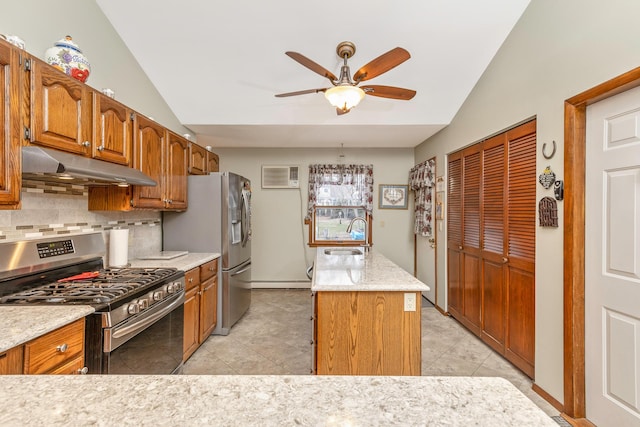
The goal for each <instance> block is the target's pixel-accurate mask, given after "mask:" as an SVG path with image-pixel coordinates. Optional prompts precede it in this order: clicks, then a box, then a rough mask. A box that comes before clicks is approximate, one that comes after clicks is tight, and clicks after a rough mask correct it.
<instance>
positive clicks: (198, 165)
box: [189, 142, 207, 175]
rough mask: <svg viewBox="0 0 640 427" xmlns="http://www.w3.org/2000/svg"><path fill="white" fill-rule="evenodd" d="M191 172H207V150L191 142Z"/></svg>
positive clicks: (194, 173)
mask: <svg viewBox="0 0 640 427" xmlns="http://www.w3.org/2000/svg"><path fill="white" fill-rule="evenodd" d="M189 153H190V156H189V174H190V175H204V174H206V173H207V150H205V149H204V147H201V146H199V145H198V144H194V143H193V142H190V143H189Z"/></svg>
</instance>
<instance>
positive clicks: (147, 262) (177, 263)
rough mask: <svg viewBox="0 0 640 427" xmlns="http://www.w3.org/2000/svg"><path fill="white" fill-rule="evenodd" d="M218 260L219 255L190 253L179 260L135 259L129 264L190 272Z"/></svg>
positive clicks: (178, 258)
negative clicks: (172, 268) (173, 268)
mask: <svg viewBox="0 0 640 427" xmlns="http://www.w3.org/2000/svg"><path fill="white" fill-rule="evenodd" d="M216 258H220V254H219V253H200V252H190V253H188V254H186V255H182V256H179V257H177V258H172V259H164V260H159V259H137V258H134V259H131V260H129V263H130V264H131V267H149V268H151V267H175V268H177V269H178V270H182V271H188V270H191V269H192V268H195V267H197V266H199V265H200V264H204V263H205V262H208V261H211V260H213V259H216Z"/></svg>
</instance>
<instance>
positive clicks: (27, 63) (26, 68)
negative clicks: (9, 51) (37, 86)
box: [24, 58, 31, 71]
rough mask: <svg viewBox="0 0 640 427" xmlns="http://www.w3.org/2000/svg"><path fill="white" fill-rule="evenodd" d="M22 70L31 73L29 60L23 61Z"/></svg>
mask: <svg viewBox="0 0 640 427" xmlns="http://www.w3.org/2000/svg"><path fill="white" fill-rule="evenodd" d="M24 70H25V71H31V60H30V59H28V58H27V59H25V60H24Z"/></svg>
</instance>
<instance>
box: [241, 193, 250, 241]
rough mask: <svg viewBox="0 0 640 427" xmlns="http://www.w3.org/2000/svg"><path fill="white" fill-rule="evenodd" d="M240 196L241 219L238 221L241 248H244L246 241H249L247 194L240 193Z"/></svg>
mask: <svg viewBox="0 0 640 427" xmlns="http://www.w3.org/2000/svg"><path fill="white" fill-rule="evenodd" d="M241 194H242V205H241V206H240V209H241V210H242V213H241V215H242V217H241V219H240V221H241V225H240V233H241V235H242V246H243V247H244V246H246V244H247V241H248V240H249V201H248V200H247V194H246V193H245V190H242V191H241Z"/></svg>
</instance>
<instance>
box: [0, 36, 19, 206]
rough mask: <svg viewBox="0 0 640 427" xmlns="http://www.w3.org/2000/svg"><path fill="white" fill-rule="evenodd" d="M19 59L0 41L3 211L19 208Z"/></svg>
mask: <svg viewBox="0 0 640 427" xmlns="http://www.w3.org/2000/svg"><path fill="white" fill-rule="evenodd" d="M19 63H20V58H19V53H18V50H17V49H16V48H14V47H13V46H12V45H10V44H8V43H5V42H0V81H2V82H4V84H3V85H1V86H0V134H1V135H2V136H3V140H2V142H0V209H7V208H9V209H14V208H18V207H19V206H20V187H21V185H22V181H21V179H20V175H21V171H20V146H21V141H20V135H21V130H22V129H21V121H20V105H21V102H22V93H21V91H20V75H21V74H20V66H19Z"/></svg>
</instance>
